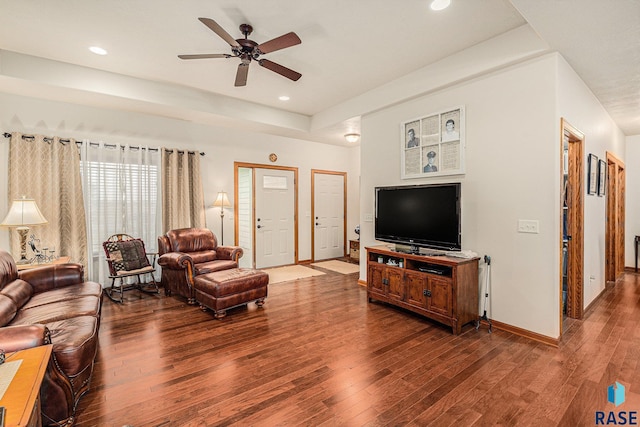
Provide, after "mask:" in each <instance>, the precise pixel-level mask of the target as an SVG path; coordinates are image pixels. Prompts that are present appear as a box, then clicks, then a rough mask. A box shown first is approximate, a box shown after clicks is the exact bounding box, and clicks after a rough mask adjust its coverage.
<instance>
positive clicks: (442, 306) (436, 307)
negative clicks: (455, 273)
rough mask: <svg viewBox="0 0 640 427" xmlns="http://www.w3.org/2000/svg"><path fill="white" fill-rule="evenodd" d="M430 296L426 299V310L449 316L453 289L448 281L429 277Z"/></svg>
mask: <svg viewBox="0 0 640 427" xmlns="http://www.w3.org/2000/svg"><path fill="white" fill-rule="evenodd" d="M429 290H430V293H431V296H430V297H428V298H427V309H428V310H430V311H433V312H434V313H438V314H442V315H444V316H451V314H452V309H451V307H452V305H453V288H452V284H451V281H450V280H446V279H438V278H434V277H431V276H430V277H429Z"/></svg>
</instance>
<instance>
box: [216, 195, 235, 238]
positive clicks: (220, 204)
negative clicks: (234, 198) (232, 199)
mask: <svg viewBox="0 0 640 427" xmlns="http://www.w3.org/2000/svg"><path fill="white" fill-rule="evenodd" d="M213 206H214V207H216V208H220V242H221V244H222V245H224V208H228V207H231V203H229V198H228V197H227V192H226V191H220V192H218V197H216V201H215V202H213Z"/></svg>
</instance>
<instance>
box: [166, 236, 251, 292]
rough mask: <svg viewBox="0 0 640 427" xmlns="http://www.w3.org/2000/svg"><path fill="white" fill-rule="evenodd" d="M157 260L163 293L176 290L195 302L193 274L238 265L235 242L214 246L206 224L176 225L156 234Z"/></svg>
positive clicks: (240, 255)
mask: <svg viewBox="0 0 640 427" xmlns="http://www.w3.org/2000/svg"><path fill="white" fill-rule="evenodd" d="M158 252H159V254H160V257H159V258H158V264H160V266H161V267H162V285H163V286H164V291H165V294H166V295H172V294H174V293H175V294H177V295H180V296H183V297H185V298H187V302H188V303H189V304H195V291H194V289H193V286H192V285H191V284H192V283H193V278H194V277H195V276H197V275H199V274H206V273H211V272H214V271H220V270H227V269H230V268H238V260H239V259H240V258H241V257H242V254H243V252H242V248H241V247H239V246H218V239H216V236H215V235H214V234H213V232H212V231H211V230H209V229H207V228H180V229H177V230H170V231H168V232H167V233H166V234H165V235H164V236H160V237H158Z"/></svg>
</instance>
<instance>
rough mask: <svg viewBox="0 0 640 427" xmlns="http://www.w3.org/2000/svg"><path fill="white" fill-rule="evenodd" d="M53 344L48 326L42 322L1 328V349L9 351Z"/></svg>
mask: <svg viewBox="0 0 640 427" xmlns="http://www.w3.org/2000/svg"><path fill="white" fill-rule="evenodd" d="M45 344H51V337H50V335H49V330H48V329H47V327H46V326H44V325H40V324H34V325H20V326H5V327H3V328H0V349H2V350H4V351H5V352H7V353H10V352H14V351H18V350H24V349H27V348H33V347H38V346H41V345H45Z"/></svg>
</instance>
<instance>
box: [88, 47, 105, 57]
mask: <svg viewBox="0 0 640 427" xmlns="http://www.w3.org/2000/svg"><path fill="white" fill-rule="evenodd" d="M89 50H90V51H91V52H93V53H95V54H96V55H106V54H107V51H106V50H105V49H103V48H101V47H98V46H91V47H90V48H89Z"/></svg>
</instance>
